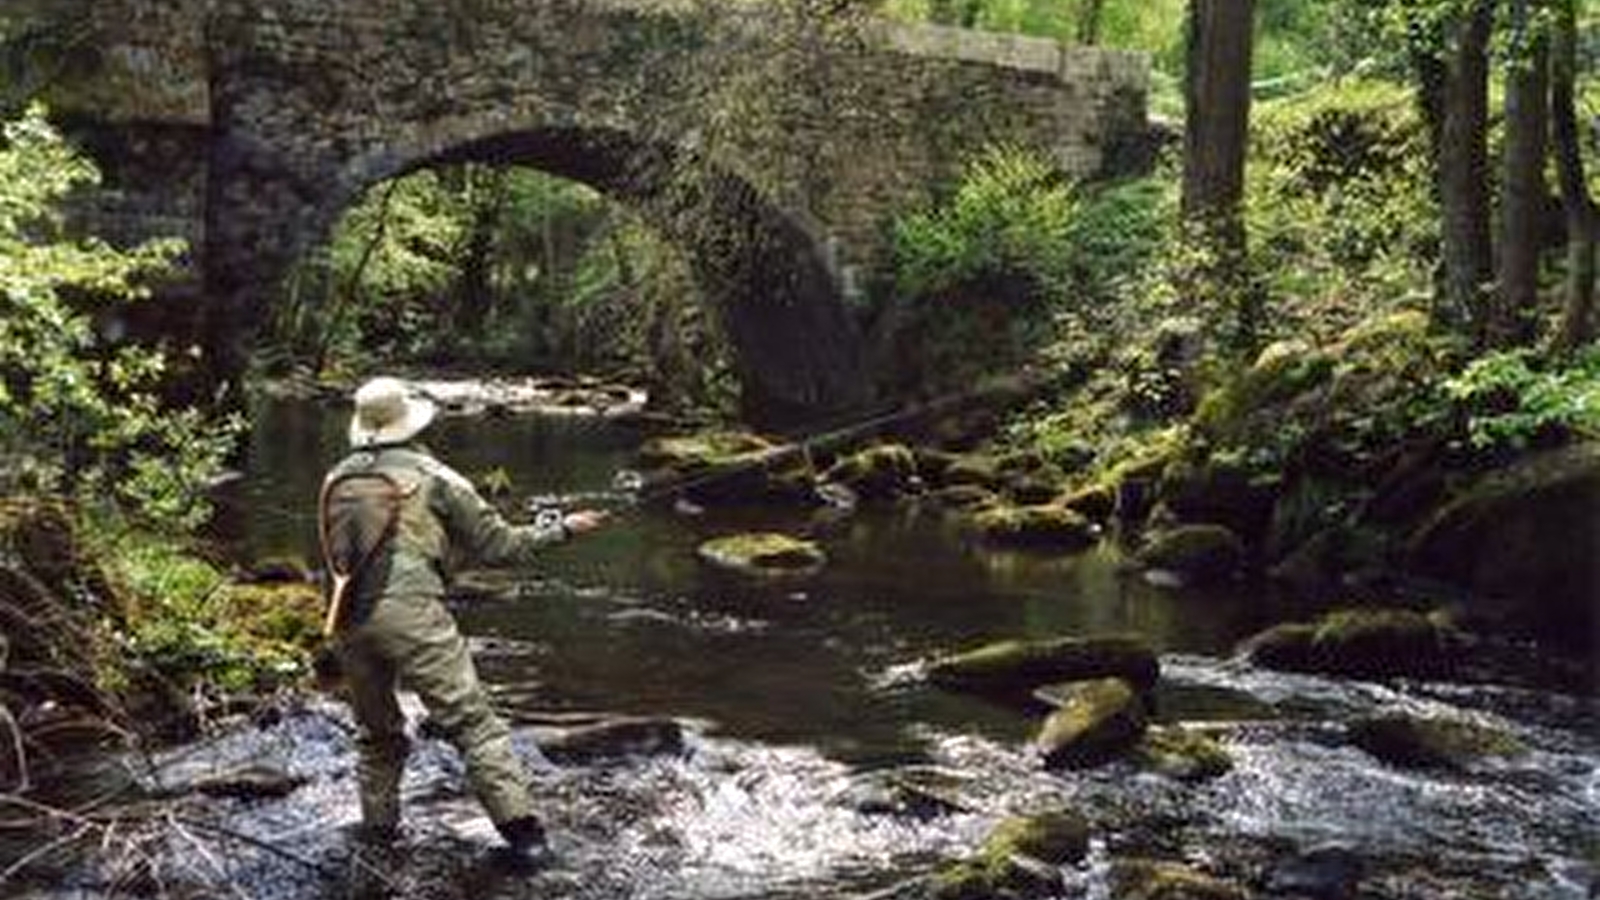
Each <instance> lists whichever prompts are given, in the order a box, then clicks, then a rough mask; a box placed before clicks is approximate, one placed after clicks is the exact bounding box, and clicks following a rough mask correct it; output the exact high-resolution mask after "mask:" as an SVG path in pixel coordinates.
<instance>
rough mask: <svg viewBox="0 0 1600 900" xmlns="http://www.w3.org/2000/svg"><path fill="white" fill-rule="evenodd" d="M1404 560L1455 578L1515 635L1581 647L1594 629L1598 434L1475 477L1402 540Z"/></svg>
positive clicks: (1598, 575) (1598, 586) (1599, 613)
mask: <svg viewBox="0 0 1600 900" xmlns="http://www.w3.org/2000/svg"><path fill="white" fill-rule="evenodd" d="M1406 556H1407V567H1408V568H1409V569H1411V570H1412V571H1414V572H1417V573H1419V574H1421V575H1424V576H1427V577H1430V578H1436V579H1439V580H1443V581H1446V582H1448V583H1451V584H1457V585H1460V586H1461V587H1464V588H1466V589H1467V590H1469V591H1470V592H1471V593H1472V594H1473V595H1475V596H1476V597H1478V598H1481V599H1482V600H1485V601H1489V602H1490V603H1492V604H1495V605H1499V606H1502V607H1506V608H1508V610H1509V615H1508V616H1506V618H1507V619H1508V620H1509V621H1510V622H1511V623H1512V624H1513V625H1514V626H1515V627H1517V628H1518V629H1519V630H1521V631H1523V632H1524V633H1526V634H1528V635H1531V636H1534V637H1537V638H1541V639H1545V640H1549V641H1552V642H1556V643H1558V644H1560V645H1563V646H1566V647H1570V648H1573V649H1577V650H1582V651H1586V652H1587V651H1593V650H1594V649H1596V647H1595V644H1596V641H1597V635H1600V603H1597V602H1596V597H1597V596H1600V441H1588V442H1585V443H1582V444H1579V445H1576V446H1572V447H1568V448H1565V449H1562V450H1556V451H1552V452H1547V453H1544V454H1541V455H1538V456H1534V457H1532V458H1528V459H1525V460H1522V461H1520V462H1517V463H1515V464H1513V465H1512V466H1510V467H1508V468H1506V469H1503V470H1501V471H1498V472H1495V473H1493V474H1491V475H1488V476H1486V477H1484V478H1483V479H1482V480H1481V481H1479V482H1478V483H1477V484H1475V485H1473V486H1472V487H1471V488H1470V489H1469V490H1467V491H1466V492H1464V493H1463V494H1462V495H1461V496H1460V497H1459V498H1458V499H1457V500H1455V501H1454V502H1452V503H1450V504H1448V505H1446V506H1445V507H1443V508H1442V509H1440V510H1439V511H1438V512H1437V513H1436V514H1435V515H1433V516H1432V517H1431V518H1430V519H1429V520H1428V521H1427V522H1426V523H1425V524H1424V525H1423V526H1422V527H1421V528H1420V529H1419V530H1418V531H1417V532H1416V534H1415V535H1414V536H1413V537H1412V538H1411V539H1410V541H1409V542H1408V546H1407V551H1406Z"/></svg>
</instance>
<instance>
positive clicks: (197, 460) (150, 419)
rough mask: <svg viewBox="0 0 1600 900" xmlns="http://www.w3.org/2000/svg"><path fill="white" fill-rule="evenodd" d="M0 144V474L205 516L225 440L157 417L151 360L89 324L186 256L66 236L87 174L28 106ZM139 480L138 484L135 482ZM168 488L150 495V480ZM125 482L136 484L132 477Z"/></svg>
mask: <svg viewBox="0 0 1600 900" xmlns="http://www.w3.org/2000/svg"><path fill="white" fill-rule="evenodd" d="M4 136H5V143H4V146H0V424H4V426H5V429H4V433H5V438H4V439H3V441H0V474H5V475H7V476H8V480H10V479H16V478H19V477H24V474H23V473H25V477H26V478H28V479H30V480H32V481H33V482H35V485H34V486H36V487H43V488H47V489H59V488H71V487H77V488H80V489H93V488H96V487H101V488H107V489H110V493H109V494H106V496H121V497H123V498H124V499H129V500H132V501H134V502H135V503H136V504H137V505H139V506H140V508H142V509H143V511H144V512H146V513H149V514H151V515H153V516H155V517H156V518H159V519H160V520H162V521H164V522H168V523H173V524H179V525H183V524H192V523H193V522H195V521H197V519H198V516H200V515H201V514H202V513H203V510H204V507H203V503H201V501H200V489H201V486H202V483H203V482H204V481H205V479H207V478H209V477H210V476H211V475H212V474H213V473H214V472H215V471H216V469H217V467H218V466H219V464H220V460H221V458H222V455H223V454H224V453H225V451H226V450H227V449H228V446H229V429H228V428H227V427H220V428H219V427H213V426H212V425H211V424H210V423H207V422H205V421H204V420H203V419H202V418H201V417H200V416H199V414H198V413H193V412H175V411H173V410H170V409H167V408H165V407H163V406H162V405H161V404H160V403H159V402H158V401H157V400H156V398H155V396H154V395H153V393H152V390H153V388H154V386H155V382H156V381H157V379H159V378H160V377H161V376H162V374H163V372H164V371H165V367H166V360H165V359H164V358H163V357H162V356H161V355H160V354H159V353H158V352H156V351H154V350H150V349H146V348H142V347H138V346H134V345H119V344H116V343H114V342H110V341H107V340H103V339H102V338H101V336H100V335H99V333H98V332H97V329H96V325H95V322H96V317H97V316H110V315H115V314H116V313H117V310H118V308H119V307H121V306H123V305H125V304H127V303H129V302H132V301H136V300H138V299H140V298H143V297H145V296H147V295H148V293H149V284H148V279H150V278H152V277H157V276H160V275H161V274H163V273H165V272H166V271H167V270H168V268H169V265H170V261H171V259H172V258H173V257H174V256H175V255H176V254H177V253H178V252H179V251H180V250H181V249H182V245H181V243H180V242H177V241H158V242H152V243H147V244H145V245H142V246H140V247H138V248H136V249H133V250H129V251H122V250H117V249H115V248H113V247H111V246H109V245H108V244H106V243H104V242H103V241H99V240H95V239H92V238H75V237H71V236H69V235H67V234H66V233H65V228H64V220H63V218H62V216H61V213H60V212H59V209H60V204H61V203H62V202H63V200H65V199H66V198H67V196H68V195H69V194H70V192H71V191H72V190H73V189H74V188H77V187H80V186H84V185H92V184H95V183H96V182H97V180H98V176H97V174H96V172H95V169H94V167H93V166H92V165H91V164H90V163H89V162H88V161H87V160H86V159H84V158H83V157H81V156H79V155H78V154H77V153H75V152H74V151H73V150H72V149H71V148H70V147H69V146H68V145H67V144H66V143H65V142H63V141H62V140H61V139H60V137H59V136H58V135H57V134H56V133H55V131H54V129H52V128H51V127H50V125H49V124H48V122H47V121H46V119H45V117H44V113H43V111H42V110H40V109H38V108H34V109H30V110H29V111H28V112H27V113H25V114H24V115H23V116H22V117H21V118H20V119H18V120H16V121H14V122H10V123H7V124H6V125H5V127H4ZM141 472H143V473H146V474H144V475H141V474H140V473H141ZM155 473H159V480H160V481H161V482H162V483H160V484H157V483H156V482H157V480H158V478H157V475H156V474H155ZM130 476H131V477H130Z"/></svg>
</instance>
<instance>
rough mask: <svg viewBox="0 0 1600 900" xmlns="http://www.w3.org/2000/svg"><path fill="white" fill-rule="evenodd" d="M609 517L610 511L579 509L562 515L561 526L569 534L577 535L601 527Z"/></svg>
mask: <svg viewBox="0 0 1600 900" xmlns="http://www.w3.org/2000/svg"><path fill="white" fill-rule="evenodd" d="M609 518H611V516H610V514H609V513H605V512H602V511H600V510H597V509H579V510H574V511H573V512H569V513H567V514H566V515H564V516H562V517H561V527H562V528H565V529H566V530H567V534H569V535H573V536H576V535H580V534H583V533H585V532H589V531H593V530H595V529H596V528H599V527H600V526H601V524H602V523H604V522H605V520H606V519H609Z"/></svg>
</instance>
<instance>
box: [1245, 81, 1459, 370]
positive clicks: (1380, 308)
mask: <svg viewBox="0 0 1600 900" xmlns="http://www.w3.org/2000/svg"><path fill="white" fill-rule="evenodd" d="M1428 158H1429V153H1428V147H1427V134H1426V130H1425V129H1424V127H1423V125H1422V122H1421V121H1420V119H1419V117H1418V115H1417V112H1416V104H1415V100H1414V98H1413V96H1412V93H1411V92H1410V91H1409V90H1408V89H1406V88H1404V87H1402V86H1400V85H1396V84H1390V83H1387V82H1381V81H1352V82H1345V83H1335V84H1331V85H1329V86H1326V87H1323V88H1319V89H1317V90H1314V91H1311V92H1308V93H1305V94H1302V95H1299V96H1295V97H1292V98H1288V99H1285V100H1280V101H1274V102H1270V103H1263V104H1260V105H1259V107H1258V109H1257V112H1256V113H1255V116H1254V132H1253V144H1252V157H1251V160H1250V165H1249V168H1248V179H1249V185H1248V197H1249V201H1248V210H1247V226H1248V228H1249V231H1250V237H1251V246H1252V259H1251V269H1252V271H1253V272H1254V273H1256V274H1257V276H1258V277H1259V278H1261V279H1263V281H1264V288H1265V290H1266V292H1267V294H1268V295H1269V296H1270V297H1271V298H1272V301H1273V314H1272V316H1271V317H1270V323H1269V324H1270V325H1271V327H1272V329H1273V330H1274V331H1275V332H1276V334H1280V335H1295V336H1300V337H1309V336H1315V337H1318V338H1323V339H1326V338H1331V337H1332V336H1334V335H1336V334H1338V333H1339V332H1341V331H1343V330H1345V329H1347V328H1349V327H1351V326H1352V325H1354V324H1355V323H1356V322H1358V321H1360V320H1362V319H1363V318H1365V317H1367V316H1370V315H1374V314H1383V313H1385V312H1387V311H1391V310H1393V309H1394V308H1396V307H1397V306H1398V305H1400V304H1402V303H1404V302H1406V301H1407V300H1415V301H1420V300H1422V298H1424V297H1425V296H1427V295H1428V293H1429V292H1430V291H1431V287H1432V274H1433V265H1434V260H1436V259H1437V257H1438V243H1439V236H1438V235H1439V222H1438V209H1437V204H1436V203H1435V201H1434V199H1433V193H1432V177H1431V174H1430V172H1429V169H1428Z"/></svg>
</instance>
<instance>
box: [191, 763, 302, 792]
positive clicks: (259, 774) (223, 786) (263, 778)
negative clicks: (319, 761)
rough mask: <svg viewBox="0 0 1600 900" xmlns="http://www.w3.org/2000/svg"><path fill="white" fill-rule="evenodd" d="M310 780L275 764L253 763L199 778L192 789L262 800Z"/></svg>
mask: <svg viewBox="0 0 1600 900" xmlns="http://www.w3.org/2000/svg"><path fill="white" fill-rule="evenodd" d="M310 780H311V779H309V778H307V777H305V776H304V775H292V774H290V773H289V772H286V771H284V770H282V769H278V768H274V767H272V766H266V765H253V766H246V767H244V768H240V769H235V770H233V771H231V772H223V773H220V774H217V775H208V776H206V777H204V778H200V779H197V780H196V781H195V782H194V784H192V785H190V787H189V790H191V791H193V792H195V793H197V794H205V795H206V796H208V797H233V798H237V799H241V800H263V799H270V798H275V797H287V796H289V795H290V794H292V793H294V792H295V791H297V790H299V789H300V788H301V787H303V786H305V784H306V783H307V782H309V781H310Z"/></svg>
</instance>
